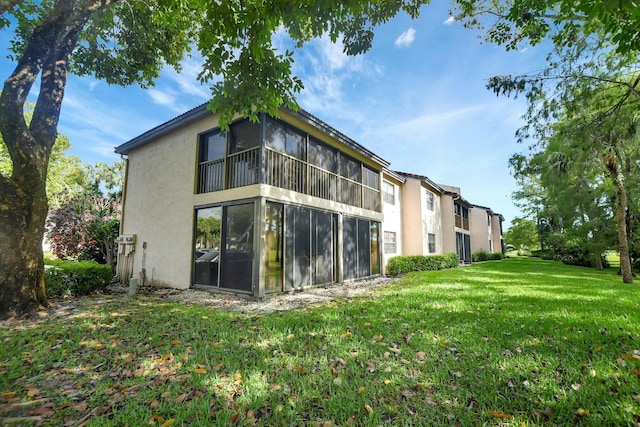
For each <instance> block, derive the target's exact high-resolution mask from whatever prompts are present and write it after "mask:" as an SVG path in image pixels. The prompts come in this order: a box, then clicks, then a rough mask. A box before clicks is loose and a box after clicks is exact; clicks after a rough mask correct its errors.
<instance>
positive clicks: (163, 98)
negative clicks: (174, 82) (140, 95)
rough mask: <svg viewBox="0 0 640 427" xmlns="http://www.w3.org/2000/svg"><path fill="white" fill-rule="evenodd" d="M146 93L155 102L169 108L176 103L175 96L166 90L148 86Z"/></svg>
mask: <svg viewBox="0 0 640 427" xmlns="http://www.w3.org/2000/svg"><path fill="white" fill-rule="evenodd" d="M147 94H148V95H149V96H150V97H151V99H153V102H155V103H156V104H160V105H162V106H164V107H169V108H171V109H173V108H174V107H173V106H174V105H175V103H176V97H175V96H173V95H171V94H169V93H168V92H167V91H164V90H158V89H152V88H149V89H147Z"/></svg>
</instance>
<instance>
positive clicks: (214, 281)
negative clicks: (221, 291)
mask: <svg viewBox="0 0 640 427" xmlns="http://www.w3.org/2000/svg"><path fill="white" fill-rule="evenodd" d="M221 235H222V208H221V207H219V206H217V207H213V208H206V209H198V210H196V238H195V251H194V264H195V265H194V277H193V283H194V284H196V285H206V286H218V276H219V274H218V273H219V268H220V262H219V261H220V241H221Z"/></svg>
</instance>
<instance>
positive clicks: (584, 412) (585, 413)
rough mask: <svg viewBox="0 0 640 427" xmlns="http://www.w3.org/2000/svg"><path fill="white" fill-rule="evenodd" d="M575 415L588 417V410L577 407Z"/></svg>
mask: <svg viewBox="0 0 640 427" xmlns="http://www.w3.org/2000/svg"><path fill="white" fill-rule="evenodd" d="M576 415H577V416H579V417H588V416H589V411H587V410H586V409H582V408H578V409H576Z"/></svg>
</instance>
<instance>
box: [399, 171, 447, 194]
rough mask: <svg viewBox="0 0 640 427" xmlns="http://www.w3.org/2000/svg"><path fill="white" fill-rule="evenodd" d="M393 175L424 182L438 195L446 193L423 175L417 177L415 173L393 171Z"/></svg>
mask: <svg viewBox="0 0 640 427" xmlns="http://www.w3.org/2000/svg"><path fill="white" fill-rule="evenodd" d="M394 172H395V173H397V174H398V175H401V176H404V177H407V178H413V179H419V180H420V181H424V182H426V183H427V184H429V185H430V186H431V188H433V189H434V190H436V191H438V192H439V193H440V194H445V193H446V191H445V190H444V189H443V188H442V187H440V186H439V185H438V184H436V183H435V182H434V181H432V180H431V179H430V178H429V177H428V176H425V175H418V174H415V173H409V172H401V171H394Z"/></svg>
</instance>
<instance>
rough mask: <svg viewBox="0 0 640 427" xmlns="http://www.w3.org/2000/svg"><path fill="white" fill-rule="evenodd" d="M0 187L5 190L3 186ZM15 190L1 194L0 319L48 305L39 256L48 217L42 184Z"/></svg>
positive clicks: (41, 258) (21, 314)
mask: <svg viewBox="0 0 640 427" xmlns="http://www.w3.org/2000/svg"><path fill="white" fill-rule="evenodd" d="M0 188H2V189H3V190H4V189H5V188H4V186H2V187H0ZM16 190H17V191H14V192H10V193H9V194H8V193H6V192H4V193H3V197H2V202H1V203H0V253H2V256H1V257H0V284H1V287H0V318H2V319H6V318H8V317H14V316H16V317H22V316H25V315H28V314H30V313H33V312H34V311H36V310H37V309H38V308H40V307H42V306H46V305H47V297H46V293H45V289H44V264H43V254H42V238H43V235H44V222H45V219H46V217H47V197H46V194H45V192H44V185H37V184H36V185H34V187H31V188H26V189H24V188H22V189H18V188H16ZM25 190H27V191H26V192H25ZM7 202H8V203H7Z"/></svg>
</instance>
